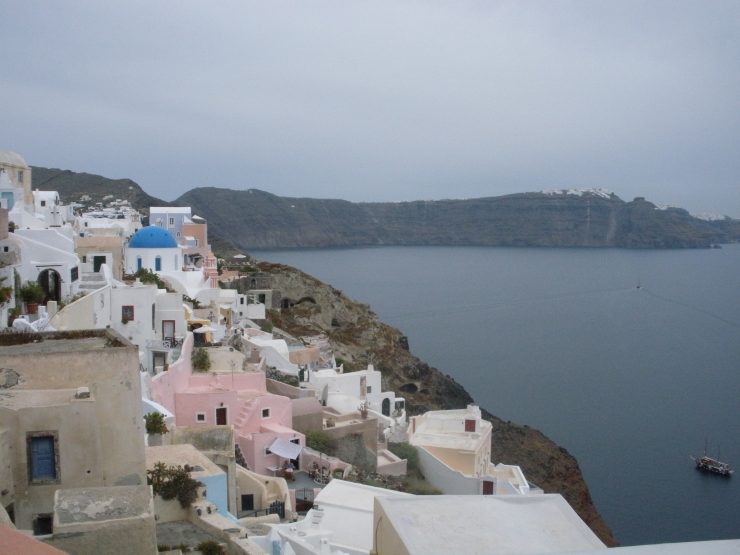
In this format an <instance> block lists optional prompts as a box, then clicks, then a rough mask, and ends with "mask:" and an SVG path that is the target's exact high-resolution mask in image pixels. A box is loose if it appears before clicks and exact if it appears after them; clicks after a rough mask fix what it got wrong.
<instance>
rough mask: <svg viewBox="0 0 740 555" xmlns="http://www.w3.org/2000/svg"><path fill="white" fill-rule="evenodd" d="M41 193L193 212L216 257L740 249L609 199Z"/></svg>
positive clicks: (736, 230)
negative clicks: (397, 250) (276, 252)
mask: <svg viewBox="0 0 740 555" xmlns="http://www.w3.org/2000/svg"><path fill="white" fill-rule="evenodd" d="M32 178H33V187H34V188H40V189H47V190H49V189H50V190H56V191H59V193H60V195H61V196H62V199H63V200H64V201H65V202H72V201H79V199H80V198H81V197H82V195H88V196H89V197H90V198H91V199H92V200H91V202H100V201H102V200H103V198H104V197H106V196H108V195H112V197H113V198H121V199H127V200H129V202H130V203H131V204H132V206H134V207H136V208H139V209H142V210H144V209H146V208H148V207H149V206H167V205H173V206H191V207H192V208H193V212H194V213H196V214H198V215H199V216H202V217H204V218H206V219H207V220H208V222H209V228H208V229H209V234H210V236H211V238H212V243H214V244H215V245H214V246H215V247H216V250H218V251H219V252H220V253H221V252H228V251H233V250H235V249H241V250H246V251H249V250H253V249H275V248H314V247H361V246H362V247H364V246H378V245H445V246H456V245H471V246H509V247H530V246H534V247H624V248H699V247H708V246H710V245H712V244H718V243H728V242H736V241H740V220H736V219H730V218H726V219H720V220H713V221H706V220H702V219H699V218H695V217H693V216H691V215H690V214H689V213H688V212H686V211H685V210H682V209H680V208H666V209H660V208H658V207H656V206H655V205H654V204H652V203H650V202H648V201H646V200H644V199H640V198H638V199H635V200H633V201H631V202H625V201H623V200H621V199H620V198H619V197H617V196H616V195H613V194H605V193H603V192H599V191H594V192H583V193H580V194H573V193H572V192H555V193H522V194H515V195H506V196H500V197H487V198H478V199H466V200H435V201H415V202H398V203H390V202H378V203H353V202H348V201H344V200H334V199H312V198H289V197H279V196H276V195H273V194H270V193H267V192H264V191H260V190H257V189H248V190H241V191H236V190H232V189H222V188H196V189H192V190H191V191H188V192H187V193H185V194H184V195H182V196H181V197H180V198H178V199H177V200H175V201H174V202H164V201H161V200H160V199H157V198H155V197H152V196H150V195H148V194H147V193H145V192H144V191H143V190H142V189H141V187H139V185H138V184H136V183H135V182H133V181H131V180H130V179H115V180H114V179H108V178H105V177H102V176H99V175H92V174H86V173H75V172H71V171H69V170H59V169H49V168H41V167H33V174H32Z"/></svg>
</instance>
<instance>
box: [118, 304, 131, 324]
mask: <svg viewBox="0 0 740 555" xmlns="http://www.w3.org/2000/svg"><path fill="white" fill-rule="evenodd" d="M133 319H134V305H132V304H127V305H123V306H122V307H121V321H122V322H123V323H124V324H125V323H126V322H131V321H132V320H133Z"/></svg>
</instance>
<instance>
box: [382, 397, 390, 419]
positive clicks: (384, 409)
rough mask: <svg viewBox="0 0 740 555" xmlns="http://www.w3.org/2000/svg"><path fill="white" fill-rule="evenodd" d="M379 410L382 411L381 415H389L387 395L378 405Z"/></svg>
mask: <svg viewBox="0 0 740 555" xmlns="http://www.w3.org/2000/svg"><path fill="white" fill-rule="evenodd" d="M380 412H382V413H383V416H390V415H391V400H390V399H389V398H388V397H386V398H385V399H383V402H382V404H381V407H380Z"/></svg>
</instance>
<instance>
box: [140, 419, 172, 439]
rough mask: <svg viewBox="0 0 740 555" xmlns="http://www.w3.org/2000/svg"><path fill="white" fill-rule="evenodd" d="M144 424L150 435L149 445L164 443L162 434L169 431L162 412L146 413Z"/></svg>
mask: <svg viewBox="0 0 740 555" xmlns="http://www.w3.org/2000/svg"><path fill="white" fill-rule="evenodd" d="M144 426H145V427H146V433H147V434H148V435H149V445H162V436H163V435H164V434H166V433H167V432H169V430H168V429H167V424H165V422H164V415H163V414H162V413H161V412H150V413H147V414H145V415H144Z"/></svg>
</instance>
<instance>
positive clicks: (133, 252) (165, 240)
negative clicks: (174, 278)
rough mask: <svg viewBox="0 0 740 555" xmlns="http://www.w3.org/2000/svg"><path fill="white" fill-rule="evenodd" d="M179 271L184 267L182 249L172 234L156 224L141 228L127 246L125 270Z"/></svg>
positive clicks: (132, 272)
mask: <svg viewBox="0 0 740 555" xmlns="http://www.w3.org/2000/svg"><path fill="white" fill-rule="evenodd" d="M142 269H145V270H151V271H153V272H157V273H159V272H179V271H180V270H181V269H182V249H181V248H180V247H179V246H178V244H177V241H175V238H174V237H173V236H172V234H171V233H170V232H169V231H167V230H166V229H162V228H160V227H156V226H148V227H144V228H141V229H140V230H139V231H137V232H136V233H134V235H133V236H132V237H131V239H130V240H129V242H128V246H127V247H126V262H125V272H126V273H129V274H135V273H136V272H137V271H139V270H142Z"/></svg>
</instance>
